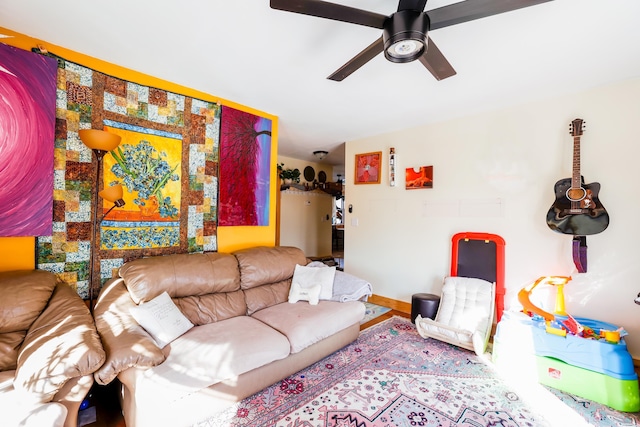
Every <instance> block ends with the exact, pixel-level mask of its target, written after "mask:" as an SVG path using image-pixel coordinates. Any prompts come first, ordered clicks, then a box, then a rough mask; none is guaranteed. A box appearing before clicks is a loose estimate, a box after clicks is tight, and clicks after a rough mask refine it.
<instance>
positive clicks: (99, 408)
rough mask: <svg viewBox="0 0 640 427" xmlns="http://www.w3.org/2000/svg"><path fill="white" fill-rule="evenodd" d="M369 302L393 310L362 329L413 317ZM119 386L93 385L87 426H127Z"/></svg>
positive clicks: (406, 310) (382, 301)
mask: <svg viewBox="0 0 640 427" xmlns="http://www.w3.org/2000/svg"><path fill="white" fill-rule="evenodd" d="M369 302H371V303H373V304H377V305H381V306H383V307H389V308H391V310H390V311H388V312H386V313H384V314H382V315H380V316H378V317H376V318H374V319H372V320H370V321H369V322H366V323H364V324H362V325H361V326H360V330H363V329H366V328H368V327H370V326H373V325H375V324H377V323H380V322H382V321H384V320H386V319H389V318H391V317H393V316H402V317H406V318H407V319H408V318H410V317H411V304H407V303H403V302H401V301H395V300H391V299H388V298H384V297H379V296H377V295H373V296H372V297H371V298H369ZM119 386H120V384H119V383H118V380H117V379H116V380H114V381H113V382H112V383H111V384H109V385H107V386H101V385H97V384H95V385H94V386H93V388H92V389H91V392H90V394H91V398H90V402H91V403H90V408H92V407H93V408H95V409H89V411H93V410H95V413H96V421H95V422H93V423H90V424H85V425H86V426H87V427H126V424H125V422H124V418H123V417H122V411H121V410H120V402H119V400H118V392H119V389H120V387H119Z"/></svg>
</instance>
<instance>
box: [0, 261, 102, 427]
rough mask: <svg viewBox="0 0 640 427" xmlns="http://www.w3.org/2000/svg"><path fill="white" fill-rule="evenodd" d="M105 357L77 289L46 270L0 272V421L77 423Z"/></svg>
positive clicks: (46, 424)
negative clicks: (97, 370) (95, 373)
mask: <svg viewBox="0 0 640 427" xmlns="http://www.w3.org/2000/svg"><path fill="white" fill-rule="evenodd" d="M104 360H105V353H104V350H103V348H102V344H101V343H100V338H99V337H98V334H97V332H96V329H95V324H94V322H93V318H92V316H91V314H90V313H89V309H88V308H87V307H86V305H85V304H84V302H83V301H82V299H81V298H80V297H79V296H78V294H77V293H76V291H74V290H73V289H71V288H70V287H69V286H67V285H65V284H57V283H56V277H55V275H54V274H53V273H50V272H46V271H40V270H35V271H9V272H2V273H0V425H3V426H4V425H7V426H9V425H21V426H22V425H27V426H31V425H34V426H61V425H64V426H65V427H76V426H77V417H78V410H79V408H80V404H81V402H82V400H83V399H84V398H85V396H86V394H87V392H88V391H89V389H90V388H91V386H92V384H93V375H92V374H93V372H95V370H96V369H98V368H99V367H100V366H101V365H102V363H103V362H104Z"/></svg>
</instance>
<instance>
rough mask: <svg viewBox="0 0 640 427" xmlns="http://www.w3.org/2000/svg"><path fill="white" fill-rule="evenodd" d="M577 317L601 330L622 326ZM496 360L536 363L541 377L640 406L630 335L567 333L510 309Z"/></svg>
mask: <svg viewBox="0 0 640 427" xmlns="http://www.w3.org/2000/svg"><path fill="white" fill-rule="evenodd" d="M576 320H577V321H578V322H579V323H581V324H583V325H584V326H588V327H590V328H592V329H594V330H595V331H599V330H600V329H605V330H615V329H617V327H616V326H615V325H612V324H609V323H605V322H600V321H597V320H592V319H586V318H576ZM493 361H494V363H496V365H498V366H503V367H511V368H516V366H515V365H519V366H520V367H521V369H524V370H525V371H527V372H530V370H531V369H534V370H536V371H537V379H538V382H539V383H541V384H544V385H546V386H549V387H553V388H556V389H558V390H562V391H564V392H567V393H571V394H575V395H576V396H580V397H583V398H585V399H589V400H593V401H596V402H599V403H602V404H604V405H607V406H610V407H612V408H614V409H616V410H619V411H623V412H637V411H640V397H639V390H638V377H637V375H636V373H635V370H634V367H633V360H632V359H631V355H630V354H629V352H628V350H627V345H626V343H625V342H624V339H621V340H620V342H619V343H617V344H612V343H608V342H606V341H604V340H589V339H585V338H580V337H576V336H573V335H567V336H566V337H561V336H558V335H553V334H549V333H547V332H546V331H545V324H544V322H541V321H540V322H539V321H533V320H532V319H531V318H529V317H528V316H525V315H524V314H522V313H511V312H505V316H504V317H503V318H502V320H501V321H500V322H499V323H498V328H497V330H496V335H495V337H494V347H493ZM534 364H535V367H534V366H533V365H534ZM516 369H517V368H516Z"/></svg>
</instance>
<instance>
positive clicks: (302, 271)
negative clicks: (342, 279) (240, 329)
mask: <svg viewBox="0 0 640 427" xmlns="http://www.w3.org/2000/svg"><path fill="white" fill-rule="evenodd" d="M335 276H336V268H335V267H325V268H316V267H308V266H303V265H299V264H296V268H295V270H294V271H293V278H292V279H291V284H292V285H298V286H299V287H300V288H301V289H306V288H313V287H314V286H317V285H320V295H319V296H318V298H319V299H321V300H330V299H331V297H332V295H333V279H334V278H335ZM292 288H293V286H292Z"/></svg>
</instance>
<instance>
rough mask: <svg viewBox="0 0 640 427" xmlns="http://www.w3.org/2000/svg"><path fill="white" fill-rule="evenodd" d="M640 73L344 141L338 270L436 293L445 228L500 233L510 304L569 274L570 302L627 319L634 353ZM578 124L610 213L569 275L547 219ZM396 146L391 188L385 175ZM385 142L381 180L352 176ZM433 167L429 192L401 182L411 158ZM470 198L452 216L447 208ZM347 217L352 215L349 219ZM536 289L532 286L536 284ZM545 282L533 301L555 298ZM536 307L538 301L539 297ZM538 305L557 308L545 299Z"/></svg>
mask: <svg viewBox="0 0 640 427" xmlns="http://www.w3.org/2000/svg"><path fill="white" fill-rule="evenodd" d="M639 100H640V79H634V80H630V81H625V82H621V83H618V84H615V85H611V86H607V87H601V88H596V89H592V90H589V91H587V92H582V93H577V94H573V95H571V96H563V97H559V98H556V99H549V100H546V101H542V102H536V103H531V104H526V105H520V106H516V107H513V108H509V109H505V110H500V111H494V112H488V113H483V114H480V115H476V116H471V117H464V118H460V119H455V120H451V121H447V122H443V123H438V124H433V125H429V126H424V127H419V128H414V129H407V130H404V131H401V132H396V133H392V134H386V135H380V136H376V137H371V138H366V139H362V140H357V141H351V142H348V143H347V146H346V162H345V163H346V182H347V183H348V185H349V190H348V191H347V193H346V201H345V206H349V205H350V204H351V205H353V213H351V214H349V213H348V210H346V219H345V271H347V272H349V273H351V274H355V275H358V276H361V277H363V278H366V279H367V280H369V281H370V282H371V283H372V284H373V289H374V293H375V294H378V295H382V296H385V297H389V298H393V299H397V300H402V301H406V302H410V301H411V295H412V294H413V293H416V292H432V293H437V294H439V293H440V287H441V285H440V283H441V280H442V277H443V276H445V275H446V274H447V272H448V271H449V268H450V266H449V260H450V250H451V249H450V248H451V236H453V234H455V233H457V232H462V231H472V232H487V233H495V234H498V235H500V236H502V237H503V238H504V239H505V241H506V287H507V295H506V298H505V304H506V307H507V308H509V307H513V308H516V309H518V305H517V304H518V303H517V296H516V294H517V292H518V291H519V290H520V289H521V288H522V287H524V286H526V285H528V284H530V283H532V282H533V281H534V280H535V279H537V278H538V277H540V276H546V275H571V276H573V280H572V281H571V282H570V283H569V284H568V285H567V286H566V287H565V300H566V307H567V311H568V312H569V313H570V314H572V315H575V316H582V317H589V318H594V319H598V320H603V321H608V322H611V323H614V324H618V325H621V326H624V328H625V329H626V330H627V331H628V332H629V334H630V335H629V337H627V344H628V346H629V349H630V352H631V354H632V355H633V356H634V357H635V358H640V306H638V305H636V304H634V302H633V299H634V297H635V296H636V295H637V294H638V292H639V291H640V249H639V248H640V224H639V220H638V218H639V217H640V173H639V168H640V161H639V160H640V136H639V134H640V132H639V131H638V129H636V124H637V123H638V122H639V121H640V101H639ZM576 117H580V118H582V119H584V120H585V121H586V130H585V132H584V134H583V136H582V144H581V146H582V162H581V163H582V168H581V172H582V175H584V177H585V181H586V182H587V183H590V182H600V184H601V185H602V188H601V191H600V201H601V202H602V204H603V205H604V206H605V208H606V209H607V211H608V212H609V215H610V217H611V223H610V225H609V228H607V229H606V230H605V231H604V232H603V233H601V234H597V235H593V236H588V237H587V244H588V271H587V272H586V273H577V270H576V268H575V266H574V265H573V261H572V255H571V240H572V238H571V236H567V235H562V234H558V233H555V232H552V231H551V230H550V229H549V228H548V227H547V225H546V221H545V216H546V213H547V210H548V209H549V207H550V206H551V204H552V203H553V201H554V192H553V187H554V184H555V182H556V181H557V180H559V179H561V178H566V177H570V176H571V170H572V169H571V163H572V144H573V141H572V138H571V136H570V134H569V123H570V122H571V121H572V120H573V119H574V118H576ZM390 147H395V150H396V163H397V186H396V187H390V186H389V182H388V152H389V148H390ZM371 151H382V152H383V154H384V156H383V157H384V159H385V162H384V169H383V171H382V177H383V179H382V183H381V184H380V185H353V174H354V171H353V168H354V164H353V161H351V160H352V159H353V158H354V155H355V154H357V153H363V152H371ZM429 165H433V167H434V172H433V175H434V185H433V189H422V190H409V191H407V190H405V189H404V170H405V168H407V167H417V166H429ZM460 204H462V205H463V206H464V207H470V206H471V207H473V208H474V209H473V212H472V213H469V212H465V213H463V214H459V213H458V212H459V211H457V210H454V208H455V207H457V206H459V205H460ZM352 221H357V223H358V225H357V226H354V225H353V222H352ZM535 293H536V294H537V293H538V289H536V291H535ZM547 294H548V290H546V291H545V290H543V289H540V293H539V294H538V295H537V297H536V298H540V299H542V300H545V301H544V304H549V303H552V302H553V300H552V298H550V297H547ZM541 304H542V303H541ZM543 308H545V309H547V310H548V311H553V306H549V305H545V306H543Z"/></svg>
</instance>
